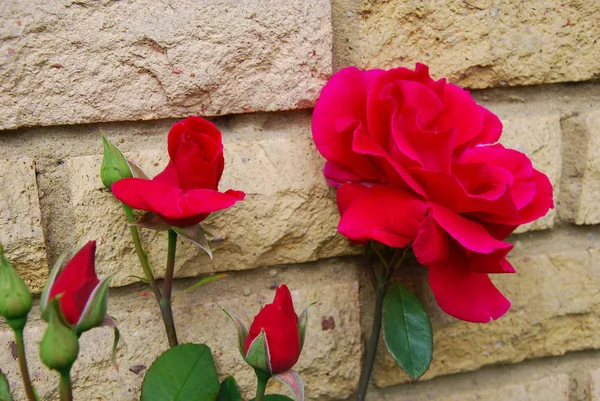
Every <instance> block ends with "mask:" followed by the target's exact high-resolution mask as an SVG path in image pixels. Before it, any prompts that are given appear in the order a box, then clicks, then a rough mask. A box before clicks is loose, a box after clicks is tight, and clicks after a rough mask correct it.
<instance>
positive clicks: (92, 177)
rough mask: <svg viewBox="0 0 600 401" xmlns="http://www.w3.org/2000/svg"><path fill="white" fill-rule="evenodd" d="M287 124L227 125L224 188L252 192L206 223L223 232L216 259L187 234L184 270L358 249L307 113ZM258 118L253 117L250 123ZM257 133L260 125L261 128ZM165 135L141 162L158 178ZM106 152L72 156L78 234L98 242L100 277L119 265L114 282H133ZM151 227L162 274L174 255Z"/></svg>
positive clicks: (152, 251)
mask: <svg viewBox="0 0 600 401" xmlns="http://www.w3.org/2000/svg"><path fill="white" fill-rule="evenodd" d="M297 117H299V118H295V119H288V120H287V121H286V120H284V121H281V120H280V119H276V118H271V117H270V116H268V115H264V116H262V117H259V118H258V119H259V120H258V121H256V125H255V126H254V127H252V126H249V127H248V126H247V127H246V132H244V133H243V135H241V133H239V132H237V131H234V132H235V133H236V135H230V134H232V132H230V131H229V127H223V131H224V143H225V159H226V167H225V173H224V174H223V179H222V181H221V184H220V188H221V189H228V188H233V189H239V190H242V191H245V192H246V194H247V198H246V199H245V200H244V201H243V202H240V203H238V204H237V205H235V206H234V207H233V208H231V209H229V210H227V211H226V212H224V213H222V214H221V215H219V216H218V217H216V218H215V219H214V220H211V221H210V222H208V223H206V227H207V229H208V231H209V232H210V233H211V234H213V235H214V238H213V240H212V243H211V246H212V247H213V250H214V252H215V260H214V263H211V262H210V260H209V258H208V257H207V256H206V255H204V252H203V251H202V250H201V249H200V248H198V247H197V246H195V245H193V244H192V243H190V242H188V241H185V240H181V242H180V244H181V246H180V247H179V250H178V254H177V263H178V265H177V267H176V276H177V277H193V276H197V275H198V274H202V273H210V272H215V271H227V270H242V269H251V268H254V267H257V266H268V265H273V264H281V263H298V262H305V261H310V260H316V259H319V258H324V257H331V256H338V255H343V254H348V253H352V252H353V250H352V248H351V247H350V246H349V243H348V241H347V240H346V239H345V238H344V237H342V236H341V235H339V234H338V233H337V224H338V221H339V215H338V212H337V206H336V203H335V197H334V196H333V190H332V189H331V188H329V187H328V185H327V183H326V182H325V180H324V178H323V176H322V173H321V169H322V165H323V161H322V159H321V157H320V155H319V154H318V153H317V151H316V149H315V148H314V144H313V142H312V138H311V136H310V135H311V134H310V129H309V120H308V118H307V117H308V116H307V115H304V116H297ZM249 121H251V119H250V118H246V122H249ZM252 130H255V131H258V132H252ZM163 141H164V137H163V138H161V143H159V144H158V146H157V149H160V150H154V151H152V150H147V151H145V152H143V153H141V154H139V155H132V156H133V157H132V159H133V160H134V161H135V162H137V164H139V165H140V166H141V167H142V169H144V170H145V171H146V172H147V173H148V174H149V176H154V175H155V174H156V173H158V172H159V171H160V170H162V168H164V166H166V164H167V161H168V156H167V154H166V146H164V143H163ZM100 161H101V156H100V155H98V156H82V157H74V158H70V159H69V160H68V161H67V166H68V171H69V182H70V191H71V196H70V200H71V204H72V207H73V208H74V211H73V215H74V222H73V231H74V233H75V235H74V237H75V241H76V242H78V241H81V240H87V239H98V240H99V243H98V245H99V247H98V258H97V265H98V270H99V271H100V272H101V275H107V274H109V273H114V272H116V273H117V274H116V276H115V278H114V279H113V281H112V282H111V283H112V285H113V286H121V285H124V284H128V283H131V282H133V281H135V280H136V279H135V278H133V277H128V276H131V275H140V273H141V270H140V267H139V263H138V261H137V256H136V254H135V250H134V248H133V244H132V242H131V240H130V234H129V231H128V228H127V226H126V220H125V217H124V215H123V211H122V208H121V206H120V203H119V202H118V201H116V200H115V199H114V198H113V196H112V195H111V194H110V193H109V192H108V191H106V190H105V189H104V188H103V185H102V182H101V181H100V177H99V171H100ZM142 231H143V242H144V243H145V244H146V249H147V250H148V253H149V256H150V261H151V263H152V264H153V265H154V267H155V268H156V269H157V271H159V272H161V271H162V269H164V260H165V257H166V252H167V249H166V247H167V240H166V233H165V232H162V233H157V232H154V231H150V230H142Z"/></svg>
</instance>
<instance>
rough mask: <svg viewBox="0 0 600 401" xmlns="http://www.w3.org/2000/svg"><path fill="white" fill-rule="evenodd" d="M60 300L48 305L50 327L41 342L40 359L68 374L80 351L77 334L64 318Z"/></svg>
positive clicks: (52, 367) (51, 367)
mask: <svg viewBox="0 0 600 401" xmlns="http://www.w3.org/2000/svg"><path fill="white" fill-rule="evenodd" d="M63 319H64V317H63V316H62V315H61V312H60V306H59V301H58V300H56V299H54V300H52V301H50V304H49V305H48V327H47V328H46V332H45V333H44V337H43V338H42V341H41V342H40V359H41V361H42V362H43V363H44V365H46V366H47V367H49V368H50V369H53V370H56V371H58V372H60V373H63V374H68V373H69V371H70V370H71V366H73V363H74V362H75V360H76V359H77V354H78V353H79V341H78V338H77V334H76V333H75V331H74V330H73V328H72V327H71V326H69V324H68V323H67V322H66V321H64V320H63Z"/></svg>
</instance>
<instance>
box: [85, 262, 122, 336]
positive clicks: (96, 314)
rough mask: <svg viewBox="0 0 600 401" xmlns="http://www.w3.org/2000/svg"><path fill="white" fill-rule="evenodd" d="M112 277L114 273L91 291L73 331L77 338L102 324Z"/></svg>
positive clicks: (105, 314) (105, 313) (105, 315)
mask: <svg viewBox="0 0 600 401" xmlns="http://www.w3.org/2000/svg"><path fill="white" fill-rule="evenodd" d="M113 277H114V273H113V274H111V275H109V276H108V277H106V278H104V279H102V281H100V282H99V283H98V285H97V286H96V288H94V291H92V294H91V295H90V298H89V299H88V301H87V303H86V304H85V308H84V309H83V312H82V313H81V317H80V318H79V321H78V322H77V324H76V325H75V331H76V333H77V335H78V336H80V335H81V334H82V333H83V332H85V331H88V330H90V329H93V328H94V327H100V326H102V325H103V324H104V322H105V319H106V317H107V310H108V286H109V284H110V281H111V280H112V278H113Z"/></svg>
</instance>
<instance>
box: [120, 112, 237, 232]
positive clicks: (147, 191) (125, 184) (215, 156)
mask: <svg viewBox="0 0 600 401" xmlns="http://www.w3.org/2000/svg"><path fill="white" fill-rule="evenodd" d="M168 148H169V157H170V161H169V164H168V165H167V167H166V168H165V169H164V170H163V171H162V172H161V173H159V174H158V175H157V176H156V177H154V178H153V179H152V180H146V179H142V178H126V179H123V180H120V181H117V182H116V183H114V184H113V185H112V187H111V190H112V192H113V194H114V195H115V196H116V197H117V199H119V200H120V201H121V202H123V203H125V204H127V205H129V206H131V207H132V208H134V209H139V210H147V211H150V212H154V213H157V214H158V215H160V216H161V218H162V219H163V220H164V221H165V222H166V223H168V224H170V225H172V226H175V227H187V226H191V225H194V224H198V223H200V222H201V221H202V220H204V219H205V218H206V217H208V215H209V214H210V213H212V212H216V211H218V210H222V209H227V208H229V207H231V206H233V205H234V204H235V203H236V202H237V201H240V200H243V199H244V198H245V196H246V194H244V193H243V192H241V191H234V190H231V189H230V190H227V191H225V192H224V193H223V192H219V191H218V185H219V181H220V179H221V175H222V174H223V167H224V158H223V142H222V138H221V132H220V131H219V130H218V129H217V127H215V125H214V124H213V123H211V122H210V121H206V120H205V119H203V118H201V117H188V118H186V119H185V120H182V121H179V122H178V123H176V124H175V125H173V127H172V128H171V131H170V132H169V138H168Z"/></svg>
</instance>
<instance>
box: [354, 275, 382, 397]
mask: <svg viewBox="0 0 600 401" xmlns="http://www.w3.org/2000/svg"><path fill="white" fill-rule="evenodd" d="M386 287H387V283H386V282H384V281H383V280H380V281H378V282H377V284H376V286H375V313H374V316H373V327H372V328H371V336H370V337H369V342H368V344H367V350H366V354H365V360H364V362H363V366H362V370H361V372H360V380H359V382H358V391H357V393H356V400H357V401H364V400H365V398H366V396H367V389H368V387H369V381H370V379H371V372H372V371H373V363H374V362H375V354H376V353H377V344H378V343H379V334H380V333H381V315H382V311H383V298H384V297H385V291H386Z"/></svg>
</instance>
